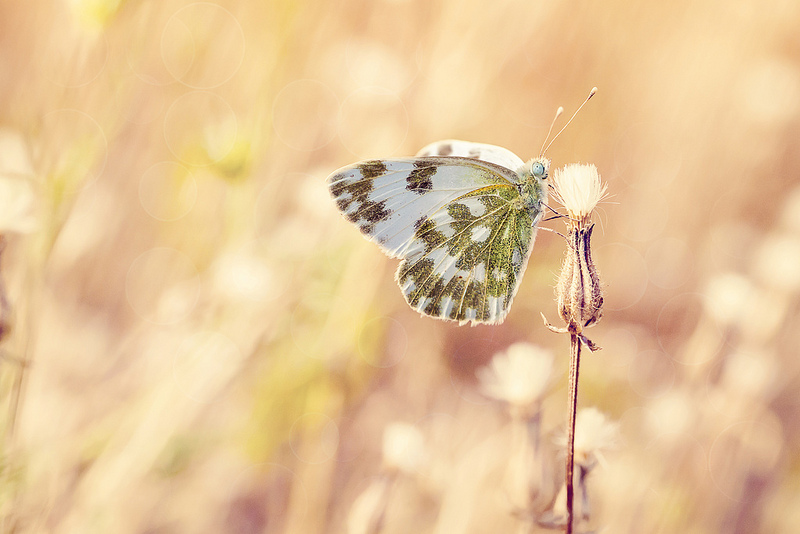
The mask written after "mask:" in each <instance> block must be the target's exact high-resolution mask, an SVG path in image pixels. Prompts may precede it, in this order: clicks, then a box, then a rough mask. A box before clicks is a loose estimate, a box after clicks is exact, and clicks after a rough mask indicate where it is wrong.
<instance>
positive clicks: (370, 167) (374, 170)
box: [358, 160, 386, 180]
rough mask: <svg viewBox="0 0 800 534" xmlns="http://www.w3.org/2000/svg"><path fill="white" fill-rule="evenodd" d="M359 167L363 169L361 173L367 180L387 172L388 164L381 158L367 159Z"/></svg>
mask: <svg viewBox="0 0 800 534" xmlns="http://www.w3.org/2000/svg"><path fill="white" fill-rule="evenodd" d="M358 168H359V169H360V170H361V175H362V176H364V178H366V179H367V180H371V179H373V178H377V177H378V176H383V175H384V174H386V164H385V163H384V162H382V161H380V160H374V161H365V162H364V163H362V164H361V165H359V166H358Z"/></svg>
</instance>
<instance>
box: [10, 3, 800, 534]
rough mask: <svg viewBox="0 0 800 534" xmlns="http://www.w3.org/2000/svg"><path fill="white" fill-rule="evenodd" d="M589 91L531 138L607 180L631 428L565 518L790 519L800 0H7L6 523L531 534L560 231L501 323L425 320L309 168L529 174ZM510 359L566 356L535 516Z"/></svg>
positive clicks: (610, 264)
mask: <svg viewBox="0 0 800 534" xmlns="http://www.w3.org/2000/svg"><path fill="white" fill-rule="evenodd" d="M592 86H597V87H598V88H599V91H598V93H597V95H596V96H595V98H594V99H593V100H592V101H591V102H590V104H589V105H587V107H586V108H584V110H583V111H582V112H581V113H580V114H579V115H578V117H577V118H576V120H575V121H574V122H573V124H572V125H570V127H569V128H567V130H566V131H565V132H564V133H563V135H561V136H560V137H559V139H558V140H557V141H556V142H555V143H554V144H553V146H552V147H551V148H550V150H549V152H548V155H549V157H550V158H552V160H553V163H552V168H553V169H555V168H558V167H561V166H563V165H564V164H567V163H572V162H590V163H594V164H595V165H596V166H597V167H598V169H599V170H600V173H601V175H602V177H603V179H604V181H607V182H608V187H609V193H610V196H609V198H608V199H607V200H606V201H605V202H603V203H601V205H600V207H599V209H598V212H597V213H596V220H597V224H598V227H597V229H596V230H595V233H594V247H595V259H596V262H597V266H598V268H599V270H600V273H601V276H602V279H603V283H604V287H605V292H606V293H605V302H606V305H605V315H604V318H603V320H602V321H601V322H600V324H599V325H598V326H597V327H595V328H593V329H592V330H590V331H589V334H590V336H591V338H592V339H593V340H594V341H595V342H596V343H597V344H598V345H600V346H601V347H603V350H601V351H600V352H597V353H594V354H586V355H585V356H584V359H583V365H582V368H581V384H580V397H579V402H580V405H581V406H582V407H590V406H591V407H595V408H597V409H598V410H599V411H600V412H601V413H603V414H605V416H606V417H607V418H608V421H610V422H612V423H609V424H613V425H614V426H615V428H616V429H617V431H618V438H619V439H617V440H615V443H614V446H613V447H608V450H605V451H604V452H602V454H599V452H600V451H597V452H598V455H597V459H598V460H602V461H600V462H599V464H600V465H599V466H597V467H595V468H594V469H593V470H592V472H591V474H590V476H589V478H588V499H589V502H590V504H591V507H590V511H591V514H589V517H588V519H587V521H585V522H584V523H583V524H582V526H581V530H582V531H588V530H594V531H598V532H614V533H625V532H627V533H642V532H664V533H671V532H687V533H698V534H699V533H714V532H725V533H730V532H737V533H738V532H741V533H744V532H747V533H754V532H770V533H789V532H797V531H798V530H800V508H798V506H797V496H798V494H800V449H799V444H800V423H798V421H800V395H799V394H798V391H799V390H798V387H800V376H799V375H798V371H800V359H799V358H798V355H800V352H799V351H798V350H797V348H796V341H795V340H794V335H795V334H796V332H797V331H798V330H800V312H799V310H798V308H799V305H800V299H798V292H799V291H800V180H798V177H799V176H800V145H798V139H800V4H798V3H797V2H796V1H794V0H768V1H767V2H763V1H756V0H741V1H733V2H730V1H724V2H723V1H720V0H704V1H700V2H688V1H678V2H660V3H652V2H648V3H641V2H625V1H611V2H557V1H551V0H546V1H542V2H528V1H523V0H517V1H514V0H501V1H498V2H491V3H490V2H478V1H455V0H434V1H423V0H382V1H372V2H369V1H363V0H341V1H338V2H327V3H323V2H309V1H302V0H299V1H298V0H285V1H281V0H274V1H272V0H269V1H265V2H244V1H241V0H231V1H224V0H222V1H219V2H187V1H177V0H167V1H161V2H154V1H147V0H69V1H56V2H52V1H40V0H33V1H25V2H23V1H20V0H10V1H5V2H3V3H2V4H1V5H0V101H2V102H3V105H2V106H0V204H2V209H0V232H1V233H2V234H3V235H4V239H5V247H4V249H3V255H2V265H1V270H2V279H3V282H4V286H5V297H6V299H7V302H6V303H4V306H3V314H2V319H3V331H4V332H5V337H4V339H3V341H2V345H0V351H1V352H0V353H1V354H2V367H0V393H2V406H1V408H2V411H1V412H0V423H1V424H2V432H3V434H2V436H3V440H2V464H1V465H2V468H1V469H0V477H2V483H1V484H0V488H2V491H0V512H1V513H2V518H3V521H2V525H3V529H4V531H7V532H54V533H62V532H119V533H159V534H161V533H172V532H176V533H177V532H181V533H186V532H188V533H194V532H196V533H205V532H209V533H210V532H244V533H250V532H252V533H260V532H265V533H274V532H275V533H277V532H291V533H317V532H326V533H327V532H378V531H380V532H410V531H418V532H436V533H445V532H446V533H459V532H465V533H466V532H489V531H491V532H500V531H506V532H528V531H530V532H539V531H546V530H545V529H544V527H542V526H541V524H540V525H537V524H536V523H537V521H538V520H539V519H540V517H541V516H540V514H544V513H546V512H547V511H551V512H553V513H556V512H557V511H558V510H557V508H558V507H557V506H556V507H555V509H554V508H553V506H554V505H553V501H554V500H555V498H556V494H557V492H558V484H559V483H560V480H562V478H563V467H561V466H562V464H563V451H561V450H560V449H559V446H558V445H557V443H558V441H559V437H560V436H561V437H563V433H564V430H563V429H564V428H565V421H566V403H567V397H566V377H565V374H566V369H567V364H568V359H569V347H568V341H567V339H565V338H564V337H563V336H559V335H556V334H553V333H551V332H549V331H548V330H547V329H545V328H544V326H543V324H542V320H541V317H540V313H544V314H545V316H547V318H548V319H549V320H550V321H552V322H556V319H557V314H556V308H555V304H554V301H553V285H554V283H555V281H556V277H557V272H558V270H559V267H560V263H561V261H562V257H563V254H564V241H563V240H562V239H561V238H560V237H559V236H557V235H555V234H553V233H551V232H539V238H538V240H537V243H536V246H535V248H534V251H533V256H532V259H531V262H530V264H529V267H528V270H527V273H526V275H525V277H524V280H523V282H522V286H521V289H520V292H519V294H518V295H517V297H516V300H515V303H514V306H513V308H512V310H511V313H510V315H509V317H508V319H507V320H506V322H505V323H504V324H503V325H501V326H494V327H474V328H470V327H466V326H465V327H458V326H455V325H452V324H449V323H444V322H439V321H435V320H432V319H429V318H423V317H420V316H419V315H418V314H417V313H416V312H413V311H412V310H410V309H409V308H408V307H407V305H406V304H405V302H404V301H403V298H402V295H401V293H400V291H399V290H398V288H397V286H396V284H395V282H394V280H393V276H394V275H393V272H394V270H395V269H396V266H397V261H396V260H392V259H388V258H386V257H384V255H383V254H382V253H381V252H380V251H379V250H378V248H377V247H376V246H374V245H372V244H370V243H368V242H367V241H366V240H364V239H363V238H362V237H361V236H360V234H359V232H358V231H356V229H355V228H354V227H352V225H350V224H349V223H347V222H346V221H345V220H344V219H342V218H341V217H340V215H339V214H338V212H337V211H336V208H335V206H334V204H333V202H331V201H330V199H329V196H328V192H327V189H326V186H325V178H326V177H327V176H328V175H329V174H330V173H331V172H333V171H334V170H336V169H338V168H339V167H341V166H344V165H347V164H350V163H353V162H355V161H358V160H361V159H365V158H385V157H392V156H406V155H411V154H414V153H415V152H416V151H417V150H418V149H419V148H421V147H422V146H424V145H426V144H427V143H429V142H432V141H436V140H439V139H443V138H458V139H465V140H470V141H478V142H485V143H491V144H497V145H501V146H504V147H506V148H509V149H511V150H512V151H514V152H515V153H517V154H518V155H519V156H520V157H522V158H523V159H526V160H527V159H528V158H530V157H533V156H535V155H537V154H538V153H539V150H540V146H541V144H542V142H543V141H544V138H545V135H546V132H547V128H548V126H549V124H550V121H551V119H552V117H553V114H554V112H555V110H556V108H557V107H558V106H560V105H561V106H564V107H565V108H566V113H567V114H570V113H571V112H572V111H573V110H574V109H575V108H576V107H577V106H578V105H579V104H580V102H581V101H583V99H584V98H585V96H586V95H587V94H588V92H589V90H590V89H591V87H592ZM562 122H563V119H562ZM544 225H545V226H548V227H550V228H553V229H555V230H559V231H561V230H563V228H564V227H563V223H561V222H560V221H557V220H555V221H550V222H547V223H544ZM521 341H524V342H527V343H530V344H533V345H536V346H538V347H541V348H543V349H545V350H547V351H550V353H551V354H552V355H553V358H554V363H553V371H552V376H551V378H550V388H549V390H548V391H547V394H546V395H545V396H544V398H543V399H542V401H541V412H540V416H541V418H540V420H539V423H540V425H539V426H538V427H537V432H540V438H541V444H542V445H541V446H542V450H546V451H548V452H547V453H546V454H545V453H544V452H542V456H541V458H540V461H541V462H542V464H543V465H544V466H545V467H547V468H546V469H543V470H542V471H541V476H540V480H539V489H538V490H537V491H538V493H537V495H538V496H537V499H538V500H537V501H536V505H535V506H533V505H531V508H530V510H528V512H529V513H530V514H533V516H531V517H527V518H524V517H523V518H521V516H520V514H519V513H515V512H514V510H513V507H512V506H510V504H509V501H510V500H511V499H510V498H509V494H508V488H507V487H506V486H505V485H504V484H505V483H504V482H503V479H504V476H503V473H504V472H505V470H506V469H507V468H508V463H509V458H510V456H509V450H510V447H511V445H510V444H511V443H512V441H513V434H514V432H513V428H512V427H513V424H512V421H513V413H511V412H510V411H509V410H508V406H507V405H506V404H504V403H502V402H498V401H497V400H496V399H493V398H491V396H487V395H486V394H484V393H483V392H484V391H485V390H482V389H481V383H480V381H479V379H478V378H477V376H479V375H480V372H479V371H480V369H482V368H483V366H486V365H487V364H489V363H490V362H491V361H492V358H493V356H494V355H495V354H497V353H500V352H502V351H504V350H506V349H507V347H508V346H509V345H511V344H512V343H515V342H521ZM476 373H477V374H476ZM395 422H398V423H403V424H404V425H405V426H402V427H401V428H403V429H405V430H406V431H409V432H411V433H410V434H408V435H412V436H416V437H414V438H408V437H406V438H402V439H401V443H411V442H413V443H415V444H417V445H415V448H414V450H416V451H417V453H415V454H416V456H415V458H416V460H415V461H413V462H410V464H409V465H406V464H403V465H398V460H396V459H395V460H392V459H391V458H394V456H392V455H391V454H390V453H389V452H387V443H389V449H391V442H392V439H393V438H392V436H394V435H396V434H397V432H394V433H385V431H386V430H387V428H388V427H389V425H390V424H391V423H395ZM539 423H537V424H539ZM392 428H397V427H392ZM403 440H406V441H403ZM400 448H401V449H402V450H408V449H410V446H409V447H405V448H403V447H400ZM401 456H402V455H401ZM400 463H402V462H400ZM559 469H561V471H560V472H559ZM376 484H377V485H376ZM375 488H378V489H375ZM370 499H371V500H370ZM359 514H360V515H359ZM380 515H382V516H383V523H382V526H381V527H380V528H375V527H374V525H375V523H376V522H377V520H376V519H375V518H376V517H377V516H380ZM523 515H524V514H523ZM364 518H366V519H364Z"/></svg>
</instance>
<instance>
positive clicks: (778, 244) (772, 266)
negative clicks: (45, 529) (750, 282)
mask: <svg viewBox="0 0 800 534" xmlns="http://www.w3.org/2000/svg"><path fill="white" fill-rule="evenodd" d="M798 264H800V238H798V237H797V236H794V235H791V234H779V235H770V236H767V238H766V239H764V240H763V241H762V243H761V245H760V247H759V248H758V250H757V251H756V254H755V265H754V270H755V274H756V275H757V276H758V278H759V279H760V280H762V281H763V282H764V284H765V285H767V286H769V287H771V288H774V289H777V290H780V291H787V292H789V291H791V292H796V291H799V290H800V268H798Z"/></svg>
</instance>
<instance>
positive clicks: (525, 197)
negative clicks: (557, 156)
mask: <svg viewBox="0 0 800 534" xmlns="http://www.w3.org/2000/svg"><path fill="white" fill-rule="evenodd" d="M537 161H539V162H541V163H543V164H544V169H545V171H544V175H542V176H536V175H534V174H533V173H532V172H531V166H532V165H533V163H535V162H537ZM549 164H550V162H549V161H548V160H546V159H544V158H538V159H535V160H531V161H529V162H527V163H526V164H525V165H523V166H522V167H521V168H519V169H518V170H517V176H519V182H518V183H517V190H518V191H519V195H520V196H519V199H518V202H519V203H520V208H525V209H526V210H528V213H529V214H530V217H531V219H532V220H533V221H534V222H536V221H538V220H539V216H540V215H541V213H542V204H543V203H545V202H547V184H546V182H545V180H546V179H547V168H548V166H549Z"/></svg>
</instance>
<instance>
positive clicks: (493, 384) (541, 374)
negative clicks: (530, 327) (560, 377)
mask: <svg viewBox="0 0 800 534" xmlns="http://www.w3.org/2000/svg"><path fill="white" fill-rule="evenodd" d="M552 370H553V355H552V353H550V351H547V350H544V349H541V348H539V347H536V346H534V345H531V344H530V343H514V344H513V345H511V346H509V347H508V349H506V350H505V352H500V353H498V354H496V355H495V356H494V358H492V362H491V363H490V364H489V365H488V366H486V367H484V368H481V369H479V370H478V373H477V375H478V381H479V382H480V389H481V391H482V392H483V394H484V395H486V396H487V397H492V398H493V399H497V400H501V401H505V402H507V403H509V404H511V405H512V406H516V407H522V408H524V407H528V406H530V405H532V404H533V403H534V402H536V401H537V400H539V399H540V398H541V397H542V396H543V395H544V393H545V389H546V388H547V383H548V381H549V379H550V373H551V372H552Z"/></svg>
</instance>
